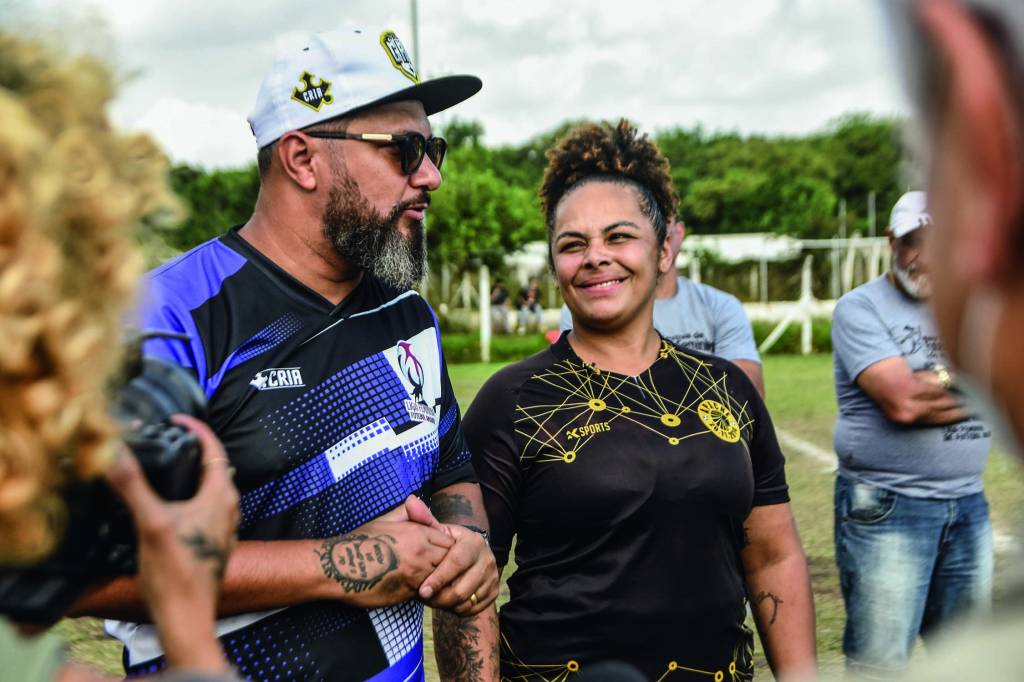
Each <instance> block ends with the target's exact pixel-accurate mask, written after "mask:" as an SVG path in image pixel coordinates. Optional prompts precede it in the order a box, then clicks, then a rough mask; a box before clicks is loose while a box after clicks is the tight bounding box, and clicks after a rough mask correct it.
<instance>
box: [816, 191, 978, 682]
mask: <svg viewBox="0 0 1024 682" xmlns="http://www.w3.org/2000/svg"><path fill="white" fill-rule="evenodd" d="M925 204H926V197H925V194H924V192H908V193H906V194H904V195H903V196H902V197H900V199H899V201H898V202H897V203H896V205H895V206H894V207H893V210H892V215H891V218H890V221H889V244H890V247H891V249H892V268H891V270H890V272H888V273H886V274H884V275H882V276H881V277H879V278H878V279H875V280H873V281H871V282H868V283H867V284H864V285H863V286H860V287H857V288H856V289H854V290H853V291H851V292H850V293H848V294H846V295H845V296H843V297H842V298H841V299H840V300H839V302H838V304H837V305H836V309H835V313H834V316H833V320H832V344H833V360H834V364H835V382H836V399H837V401H838V403H839V416H838V418H837V419H836V427H835V433H834V443H835V449H836V454H837V455H838V457H839V474H838V477H837V479H836V488H835V543H836V563H837V565H838V568H839V579H840V585H841V588H842V592H843V599H844V601H845V603H846V612H847V621H846V630H845V633H844V637H843V651H844V652H845V654H846V661H847V667H848V669H851V670H854V671H856V672H858V673H860V674H861V675H864V676H869V677H870V676H875V675H877V676H888V675H891V674H892V673H894V672H896V671H899V670H901V669H903V668H905V667H906V666H907V662H908V659H909V656H910V652H911V651H912V649H913V647H914V644H915V642H916V640H917V637H918V635H919V634H920V635H923V636H924V637H925V638H926V641H927V640H928V639H929V638H930V635H932V634H934V633H936V632H937V631H938V630H939V629H940V627H941V626H943V625H944V624H946V623H947V622H948V621H949V620H950V619H951V618H953V617H954V616H957V615H962V614H965V613H968V612H972V611H974V612H976V611H981V610H985V609H987V608H988V606H989V605H990V602H991V591H992V531H991V527H990V525H989V516H988V504H987V502H986V500H985V496H984V493H983V491H982V482H981V473H982V470H983V469H984V466H985V461H986V459H987V457H988V451H989V448H990V446H991V432H990V430H989V428H988V427H987V426H986V425H985V424H984V423H983V422H981V421H979V420H978V419H977V418H976V417H974V416H972V414H971V413H970V412H969V411H968V410H966V409H965V408H964V406H963V404H962V402H961V398H960V397H959V394H958V393H957V392H956V385H955V384H956V379H955V377H954V376H953V374H952V372H951V371H950V370H949V369H948V368H947V361H946V358H945V355H944V354H943V350H942V343H941V340H940V339H939V336H938V333H937V331H936V329H935V323H934V321H933V320H932V317H931V314H930V310H929V309H928V307H927V301H928V298H929V297H930V296H931V279H930V278H931V276H932V273H931V272H929V268H928V262H927V260H926V257H925V254H924V253H923V252H922V250H921V247H922V245H923V242H924V239H925V237H926V233H927V232H928V231H929V230H930V229H931V218H930V217H929V214H928V213H927V209H926V206H925Z"/></svg>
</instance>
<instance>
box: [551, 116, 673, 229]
mask: <svg viewBox="0 0 1024 682" xmlns="http://www.w3.org/2000/svg"><path fill="white" fill-rule="evenodd" d="M547 157H548V167H547V170H545V171H544V180H543V181H542V182H541V185H540V202H541V207H542V209H543V211H544V218H545V220H546V222H547V226H548V238H549V241H550V237H551V231H552V229H553V228H554V223H555V210H556V209H557V208H558V203H559V202H560V201H561V200H562V198H563V197H564V196H565V195H566V194H568V193H569V192H571V191H572V190H573V189H575V188H576V187H580V186H582V185H584V184H586V183H587V182H590V181H593V180H602V181H605V182H618V183H621V184H625V185H630V186H633V187H634V188H635V189H636V190H637V192H638V193H639V195H640V197H639V201H640V210H641V211H642V212H643V214H644V215H645V216H647V218H648V219H649V220H650V221H651V224H652V225H654V230H655V232H656V233H657V236H658V241H659V242H661V241H662V240H664V239H665V233H666V229H667V228H666V221H667V220H669V219H670V218H672V217H673V216H675V214H676V205H677V204H678V198H677V196H676V190H675V186H674V185H673V184H672V175H671V173H670V171H669V164H668V159H666V158H665V157H664V155H663V154H662V153H661V151H660V150H659V149H658V147H657V145H655V144H654V142H652V141H651V140H649V139H648V138H647V135H638V134H637V129H636V128H635V127H634V126H633V125H632V124H631V123H630V122H629V121H627V120H626V119H621V120H620V121H619V123H618V125H615V126H613V125H612V124H611V123H609V122H605V123H601V124H600V125H597V124H593V123H591V124H587V125H582V126H580V127H578V128H575V129H573V130H571V131H570V132H569V133H568V134H567V135H566V136H565V137H563V138H562V139H561V140H559V141H558V143H557V144H556V145H555V146H554V147H553V148H552V149H549V150H548V152H547Z"/></svg>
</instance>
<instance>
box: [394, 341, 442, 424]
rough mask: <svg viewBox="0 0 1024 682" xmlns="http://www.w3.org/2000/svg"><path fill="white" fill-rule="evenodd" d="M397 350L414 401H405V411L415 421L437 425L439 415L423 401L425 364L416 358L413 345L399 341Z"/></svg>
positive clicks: (400, 366) (399, 364)
mask: <svg viewBox="0 0 1024 682" xmlns="http://www.w3.org/2000/svg"><path fill="white" fill-rule="evenodd" d="M395 349H396V350H397V354H398V368H399V370H400V371H401V372H402V374H403V375H404V377H405V379H406V380H407V381H408V382H409V384H410V385H411V386H412V400H406V401H405V409H406V411H408V412H409V417H410V418H411V419H412V420H413V421H417V422H430V423H431V424H436V423H437V415H436V414H435V413H434V408H433V407H431V406H430V405H428V404H427V403H426V401H425V400H424V399H423V386H424V384H425V383H426V380H427V377H426V374H425V373H424V371H423V363H422V362H420V360H419V358H417V357H416V353H415V352H413V347H412V343H410V342H409V341H399V342H398V345H397V346H395Z"/></svg>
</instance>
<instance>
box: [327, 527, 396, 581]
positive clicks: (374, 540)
mask: <svg viewBox="0 0 1024 682" xmlns="http://www.w3.org/2000/svg"><path fill="white" fill-rule="evenodd" d="M313 551H314V552H316V555H317V556H319V557H320V567H321V568H322V569H323V572H324V575H326V576H327V577H328V578H330V579H331V580H334V581H335V582H337V583H338V584H339V585H341V589H342V590H344V591H345V592H349V593H358V592H365V591H366V590H372V589H373V588H374V587H376V586H377V584H378V583H380V581H381V580H383V579H384V578H385V577H386V576H387V575H388V574H389V573H392V572H393V571H395V570H396V569H398V553H397V552H396V551H395V539H394V538H393V537H391V536H390V535H373V536H370V535H364V534H361V533H351V534H349V535H339V536H337V537H333V538H327V539H326V540H324V541H323V543H322V544H321V545H320V548H319V549H315V550H313Z"/></svg>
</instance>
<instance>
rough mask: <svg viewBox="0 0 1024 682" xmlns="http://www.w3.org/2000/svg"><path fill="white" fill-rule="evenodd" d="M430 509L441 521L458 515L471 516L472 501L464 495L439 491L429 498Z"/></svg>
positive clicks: (449, 519)
mask: <svg viewBox="0 0 1024 682" xmlns="http://www.w3.org/2000/svg"><path fill="white" fill-rule="evenodd" d="M430 511H432V512H433V513H434V518H436V519H437V520H438V521H441V522H442V523H444V522H446V521H451V520H452V519H454V518H458V517H469V518H472V517H473V503H472V502H470V501H469V498H467V497H466V496H465V495H456V494H451V493H440V494H438V495H434V496H433V498H431V500H430Z"/></svg>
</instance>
